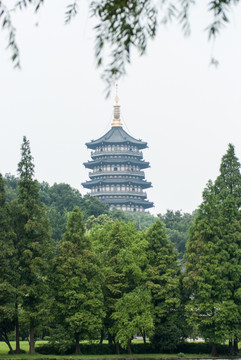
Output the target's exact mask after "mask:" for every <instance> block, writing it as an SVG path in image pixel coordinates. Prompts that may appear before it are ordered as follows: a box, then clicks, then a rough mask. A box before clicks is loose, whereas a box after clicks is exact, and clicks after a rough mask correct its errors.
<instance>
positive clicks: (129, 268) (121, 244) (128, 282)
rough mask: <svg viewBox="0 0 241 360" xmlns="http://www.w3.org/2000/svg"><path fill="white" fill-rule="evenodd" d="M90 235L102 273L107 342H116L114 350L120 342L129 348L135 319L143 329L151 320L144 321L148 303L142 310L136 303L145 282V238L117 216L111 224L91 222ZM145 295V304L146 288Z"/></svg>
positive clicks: (131, 225) (118, 350)
mask: <svg viewBox="0 0 241 360" xmlns="http://www.w3.org/2000/svg"><path fill="white" fill-rule="evenodd" d="M90 237H91V241H92V243H93V246H94V249H95V251H96V253H98V256H99V259H100V264H101V271H102V273H103V275H104V281H103V285H102V286H103V294H104V305H105V312H106V317H105V319H104V326H105V330H106V331H107V332H108V338H109V343H112V342H114V343H115V344H116V352H117V353H119V352H120V348H119V344H121V345H122V346H123V347H125V348H126V346H127V345H128V350H129V351H130V341H131V338H132V336H133V335H134V332H132V331H134V330H133V329H134V328H135V329H136V327H137V323H138V321H139V325H140V328H141V329H142V330H143V329H146V330H149V329H150V328H151V321H150V322H148V321H145V319H147V318H148V316H150V314H149V313H148V312H149V307H150V304H149V305H147V308H146V312H145V313H143V314H140V312H138V309H136V304H137V303H140V302H141V296H140V293H141V291H138V289H139V290H140V289H141V288H142V286H144V284H145V280H144V271H143V270H144V268H145V266H146V263H147V259H146V254H145V248H146V241H145V240H143V239H142V238H141V233H140V232H138V231H137V229H136V228H135V225H134V224H133V223H128V224H126V223H124V222H121V223H120V222H119V221H118V220H116V222H115V223H114V224H113V223H112V222H106V223H105V224H104V225H99V226H98V225H96V226H94V227H93V228H92V229H91V231H90ZM137 295H138V297H137V298H136V296H137ZM145 295H146V296H144V295H143V298H145V301H146V304H147V302H148V301H147V300H148V299H149V298H148V295H147V293H146V292H145ZM132 300H134V301H132ZM127 304H128V314H127V313H126V317H125V321H126V322H125V329H123V323H122V321H121V317H122V315H121V314H123V312H124V311H125V310H124V309H125V306H126V305H127ZM147 314H149V315H147ZM138 317H139V320H138ZM141 329H139V330H141ZM103 333H104V331H102V334H103ZM127 338H128V341H126V339H127Z"/></svg>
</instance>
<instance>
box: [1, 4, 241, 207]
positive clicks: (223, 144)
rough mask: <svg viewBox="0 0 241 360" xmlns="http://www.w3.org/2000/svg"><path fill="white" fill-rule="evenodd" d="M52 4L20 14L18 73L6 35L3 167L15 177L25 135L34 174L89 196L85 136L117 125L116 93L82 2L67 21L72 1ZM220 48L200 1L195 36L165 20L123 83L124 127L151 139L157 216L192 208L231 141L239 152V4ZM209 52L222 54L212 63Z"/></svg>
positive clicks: (149, 157) (148, 173)
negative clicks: (98, 58) (108, 88)
mask: <svg viewBox="0 0 241 360" xmlns="http://www.w3.org/2000/svg"><path fill="white" fill-rule="evenodd" d="M59 3H60V1H59V0H52V1H51V2H47V1H46V4H45V6H44V7H43V8H42V10H41V12H40V13H39V14H37V15H32V11H23V12H21V13H19V15H16V18H15V21H16V25H17V39H18V43H19V46H20V51H21V63H22V70H21V71H18V70H13V67H12V63H11V61H10V60H9V57H10V52H8V51H6V50H5V47H6V44H7V41H6V33H3V32H2V31H1V32H0V106H1V131H0V153H1V163H0V164H1V166H0V172H2V173H3V174H5V173H7V172H10V173H12V174H15V175H16V169H17V163H18V162H19V159H20V146H21V143H22V138H23V136H24V135H26V136H27V138H28V139H29V140H30V145H31V150H32V155H33V156H34V162H35V170H36V178H37V179H38V180H39V181H47V182H48V183H50V184H51V185H52V184H53V183H54V182H57V183H60V182H65V183H69V184H70V185H71V186H73V187H75V188H77V189H79V190H80V191H81V193H82V194H85V193H86V190H84V189H83V188H82V186H81V182H84V181H86V180H87V179H88V170H87V169H85V168H84V166H83V162H84V161H87V160H90V151H88V150H87V148H86V146H85V143H86V142H88V141H90V140H91V139H97V138H99V137H100V136H102V135H103V134H104V133H105V132H107V131H108V130H109V128H110V126H111V125H110V124H111V121H112V114H113V103H114V102H113V98H114V96H115V94H114V92H113V93H112V95H111V97H110V99H108V100H106V99H105V94H104V88H105V84H104V83H103V82H102V80H101V79H100V72H99V71H97V70H96V67H95V60H94V33H93V31H92V30H91V29H92V27H93V21H92V20H90V19H89V16H88V11H87V9H86V4H87V1H86V2H85V3H84V2H80V4H81V6H80V13H81V15H80V16H79V17H77V18H76V19H75V20H74V22H72V24H71V25H68V26H65V25H64V5H66V4H67V3H68V1H67V0H66V1H62V3H61V5H59ZM230 15H231V24H230V25H229V26H228V27H227V28H226V29H224V31H223V32H222V34H221V36H220V38H218V40H217V41H216V43H215V45H214V46H212V44H211V43H209V42H208V41H207V34H206V33H205V32H204V30H203V29H204V28H205V27H206V26H207V24H208V23H209V22H208V19H207V18H206V14H205V12H203V9H200V8H194V11H193V13H192V17H191V20H192V34H191V36H190V37H189V38H185V37H183V35H182V34H181V32H180V29H179V28H177V26H175V25H173V26H171V25H169V26H168V27H161V28H160V31H159V35H158V37H157V38H156V40H155V41H153V42H152V43H150V44H149V47H148V51H147V55H145V56H144V57H141V58H139V57H137V56H136V55H134V56H133V62H132V65H131V66H129V67H128V75H127V76H126V77H125V78H124V79H123V80H121V81H120V82H119V97H120V104H121V114H122V120H123V122H124V124H125V126H124V128H125V130H126V131H128V132H129V133H130V134H131V135H132V136H134V137H136V138H137V139H142V140H143V141H147V142H148V145H149V149H147V150H144V159H145V160H146V161H149V162H150V163H151V168H150V169H147V170H146V178H147V180H148V181H151V182H152V184H153V188H151V189H149V190H147V194H148V198H149V200H150V201H153V202H154V203H155V208H154V209H152V210H150V211H151V213H154V214H156V213H160V212H161V213H164V212H165V211H166V209H173V210H177V209H180V210H183V211H184V212H191V211H193V210H195V208H197V206H198V205H199V204H200V203H201V201H202V191H203V189H204V187H205V184H206V183H207V181H208V180H209V179H212V180H214V179H215V178H216V177H217V175H218V170H219V165H220V161H221V157H222V156H223V155H224V154H225V152H226V150H227V147H228V143H229V142H231V143H233V144H234V146H235V149H236V155H237V156H238V157H239V159H241V141H240V140H241V70H240V69H241V68H240V64H241V47H240V39H241V23H240V21H238V20H239V19H240V16H241V9H240V7H237V8H236V10H235V11H234V12H231V14H230ZM212 54H213V55H214V56H215V57H216V58H217V59H218V60H219V62H220V65H219V67H218V68H217V69H216V68H215V67H213V66H211V67H210V66H209V62H210V58H211V56H212Z"/></svg>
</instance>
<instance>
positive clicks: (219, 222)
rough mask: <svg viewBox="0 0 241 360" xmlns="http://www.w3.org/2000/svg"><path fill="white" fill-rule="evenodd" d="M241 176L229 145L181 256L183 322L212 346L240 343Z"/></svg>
mask: <svg viewBox="0 0 241 360" xmlns="http://www.w3.org/2000/svg"><path fill="white" fill-rule="evenodd" d="M240 195H241V174H240V163H239V161H238V159H237V157H236V156H235V153H234V147H233V145H231V144H230V145H229V147H228V151H227V153H226V154H225V155H224V156H223V158H222V162H221V166H220V175H219V176H218V177H217V179H216V181H215V182H214V184H213V183H212V182H211V181H209V183H208V185H207V187H206V189H205V190H204V192H203V202H202V204H201V205H200V208H199V210H198V213H197V216H196V219H195V221H194V225H193V226H192V227H191V230H190V238H189V240H188V243H187V251H186V255H185V258H186V264H185V267H186V278H185V284H186V287H187V289H188V291H189V297H190V300H189V303H188V305H187V311H188V315H189V316H188V319H189V321H190V323H195V324H196V325H197V326H198V329H199V335H200V336H202V337H204V338H205V339H207V340H209V341H211V342H212V344H213V345H212V355H215V353H216V343H218V342H223V341H225V340H228V339H231V340H235V341H237V339H239V338H240V337H241V331H240V325H241V306H240V305H241V285H240V284H241V250H240V249H241V213H240V205H241V202H240V201H241V197H240Z"/></svg>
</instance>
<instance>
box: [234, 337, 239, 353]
mask: <svg viewBox="0 0 241 360" xmlns="http://www.w3.org/2000/svg"><path fill="white" fill-rule="evenodd" d="M233 350H234V353H235V354H237V352H238V339H234V342H233Z"/></svg>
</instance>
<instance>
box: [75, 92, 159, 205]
mask: <svg viewBox="0 0 241 360" xmlns="http://www.w3.org/2000/svg"><path fill="white" fill-rule="evenodd" d="M118 100H119V99H118V97H116V105H115V106H114V121H113V123H112V128H111V129H110V130H109V131H108V132H107V133H106V134H105V135H103V136H102V137H100V138H99V139H97V140H92V141H91V142H88V143H86V146H87V148H88V149H92V150H94V151H92V152H91V159H92V160H91V161H88V162H86V163H84V166H85V167H86V168H89V169H91V170H92V172H90V173H89V177H90V180H89V181H86V182H84V183H82V185H83V187H85V188H87V189H90V190H91V192H90V195H92V196H95V197H97V198H98V199H99V200H100V201H103V202H105V203H106V204H109V205H110V207H111V208H112V207H115V208H117V209H122V210H126V211H145V209H148V208H151V207H153V203H152V202H149V201H148V200H147V195H146V193H145V192H144V191H143V189H147V188H150V187H151V186H152V185H151V182H147V181H146V180H144V179H145V173H144V171H142V169H145V168H148V167H149V166H150V165H149V163H148V162H146V161H144V160H142V158H143V154H142V152H141V151H140V150H141V149H145V148H147V143H146V142H143V141H142V140H137V139H135V138H134V137H132V136H130V135H129V134H128V133H127V132H126V131H125V130H123V128H122V124H121V121H120V107H119V105H118Z"/></svg>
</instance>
